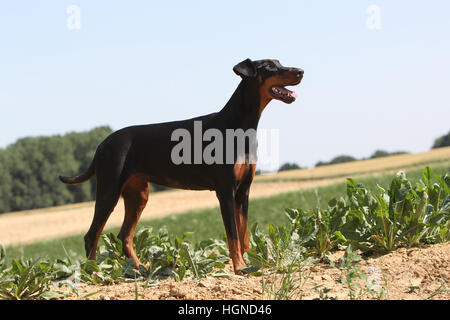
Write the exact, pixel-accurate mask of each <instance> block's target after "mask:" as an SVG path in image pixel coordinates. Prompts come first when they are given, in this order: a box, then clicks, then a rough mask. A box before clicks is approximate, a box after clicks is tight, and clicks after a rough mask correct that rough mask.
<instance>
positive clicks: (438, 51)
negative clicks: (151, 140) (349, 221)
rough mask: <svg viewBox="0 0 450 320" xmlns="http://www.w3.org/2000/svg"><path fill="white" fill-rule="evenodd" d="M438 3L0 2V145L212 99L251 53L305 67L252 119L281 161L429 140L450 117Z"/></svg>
mask: <svg viewBox="0 0 450 320" xmlns="http://www.w3.org/2000/svg"><path fill="white" fill-rule="evenodd" d="M70 5H76V6H78V7H79V8H80V29H76V30H71V29H69V28H68V27H67V20H68V18H69V17H70V14H68V13H67V8H68V7H69V6H70ZM370 5H376V6H377V7H378V8H379V9H380V16H379V17H380V20H379V21H380V29H378V30H372V29H370V28H369V27H368V25H367V19H368V18H369V14H368V13H367V8H368V7H369V6H370ZM449 14H450V2H448V1H433V0H431V1H405V0H396V1H381V0H380V1H376V0H373V1H364V0H361V1H300V0H295V1H276V2H274V1H261V0H260V1H222V2H220V3H218V2H216V1H190V2H187V1H179V2H176V1H159V2H153V1H92V0H91V1H81V0H71V1H61V0H54V1H44V0H43V1H9V2H6V1H4V2H1V4H0V45H1V47H0V48H1V50H0V70H1V76H0V111H1V127H0V133H1V134H0V148H4V147H6V146H7V145H9V144H11V143H13V142H15V141H16V140H17V139H18V138H21V137H25V136H40V135H53V134H64V133H66V132H69V131H83V130H89V129H92V128H94V127H96V126H100V125H110V126H111V127H112V128H113V129H114V130H117V129H120V128H122V127H126V126H129V125H134V124H145V123H155V122H162V121H170V120H179V119H185V118H191V117H194V116H198V115H202V114H206V113H211V112H215V111H218V110H219V109H220V108H222V106H223V105H224V104H225V103H226V102H227V100H228V99H229V97H230V95H231V94H232V93H233V91H234V90H235V88H236V86H237V85H238V83H239V81H240V79H239V78H238V77H237V76H236V75H235V74H234V73H233V72H232V67H233V66H234V65H235V64H236V63H238V62H240V61H242V60H243V59H245V58H247V57H249V58H252V59H255V60H256V59H263V58H276V59H279V60H280V62H281V63H282V64H284V65H286V66H295V67H301V68H302V69H304V70H305V76H304V80H303V82H302V84H301V85H300V86H299V87H296V89H295V90H296V92H297V93H298V96H299V97H298V99H297V101H296V102H295V103H293V104H291V105H285V104H283V103H281V102H277V101H273V102H271V104H269V106H268V107H267V108H266V110H265V111H264V113H263V116H262V119H261V121H260V128H264V129H268V130H270V129H278V130H279V132H280V149H279V150H280V155H279V157H280V162H281V163H283V162H286V161H290V162H292V161H295V162H297V163H298V164H300V165H302V166H313V165H314V164H315V163H316V162H317V161H319V160H329V159H331V158H333V157H334V156H336V155H339V154H350V155H353V156H355V157H368V156H369V155H370V154H372V153H373V152H374V151H375V150H376V149H385V150H388V151H397V150H406V151H410V152H422V151H427V150H428V149H429V148H430V147H431V145H432V143H433V140H434V139H435V138H436V137H438V136H440V135H443V134H446V133H447V132H448V131H449V130H450V125H449V123H450V122H449V119H450V97H449V92H450V90H449V87H450V59H449V57H450V41H449V40H448V39H450V19H449Z"/></svg>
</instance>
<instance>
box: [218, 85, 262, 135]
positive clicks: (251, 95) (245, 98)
mask: <svg viewBox="0 0 450 320" xmlns="http://www.w3.org/2000/svg"><path fill="white" fill-rule="evenodd" d="M267 103H269V101H261V97H260V93H259V86H258V83H257V82H256V81H245V80H242V81H241V82H240V83H239V85H238V87H237V88H236V90H235V91H234V93H233V95H232V96H231V98H230V100H228V102H227V104H226V105H225V107H224V108H223V109H222V110H221V111H220V113H221V114H225V115H227V116H228V117H229V118H230V119H233V121H232V123H236V124H239V125H238V127H239V128H242V129H244V130H247V129H255V130H256V129H257V127H258V122H259V119H260V116H261V110H262V109H264V107H265V106H266V105H267ZM262 104H264V105H263V106H262ZM236 119H239V121H238V122H236Z"/></svg>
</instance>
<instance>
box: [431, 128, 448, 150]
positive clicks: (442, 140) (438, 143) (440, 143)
mask: <svg viewBox="0 0 450 320" xmlns="http://www.w3.org/2000/svg"><path fill="white" fill-rule="evenodd" d="M448 146H450V131H449V132H448V133H447V134H446V135H443V136H441V137H439V138H437V139H436V140H434V143H433V146H432V147H431V149H436V148H442V147H448Z"/></svg>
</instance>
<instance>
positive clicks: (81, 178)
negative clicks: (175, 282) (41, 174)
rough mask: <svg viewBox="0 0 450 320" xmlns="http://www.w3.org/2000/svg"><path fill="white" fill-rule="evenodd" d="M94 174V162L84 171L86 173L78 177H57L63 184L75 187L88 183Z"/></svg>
mask: <svg viewBox="0 0 450 320" xmlns="http://www.w3.org/2000/svg"><path fill="white" fill-rule="evenodd" d="M94 174H95V166H94V161H92V163H91V165H90V166H89V168H88V169H87V170H86V172H84V173H82V174H80V175H78V176H75V177H63V176H59V180H61V181H62V182H63V183H65V184H69V185H77V184H80V183H83V182H86V181H88V180H89V179H90V178H92V176H93V175H94Z"/></svg>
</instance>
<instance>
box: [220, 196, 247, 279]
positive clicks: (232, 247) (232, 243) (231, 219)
mask: <svg viewBox="0 0 450 320" xmlns="http://www.w3.org/2000/svg"><path fill="white" fill-rule="evenodd" d="M234 193H235V192H234V190H226V191H223V190H221V191H216V194H217V198H218V199H219V202H220V210H221V212H222V219H223V224H224V225H225V231H226V234H227V241H228V249H229V251H230V258H231V260H232V261H233V268H234V273H235V274H239V273H240V272H239V270H240V269H242V268H244V267H245V266H246V265H245V262H244V259H243V257H242V251H241V244H240V241H239V234H238V229H237V225H236V217H235V214H234V209H235V199H234Z"/></svg>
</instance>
